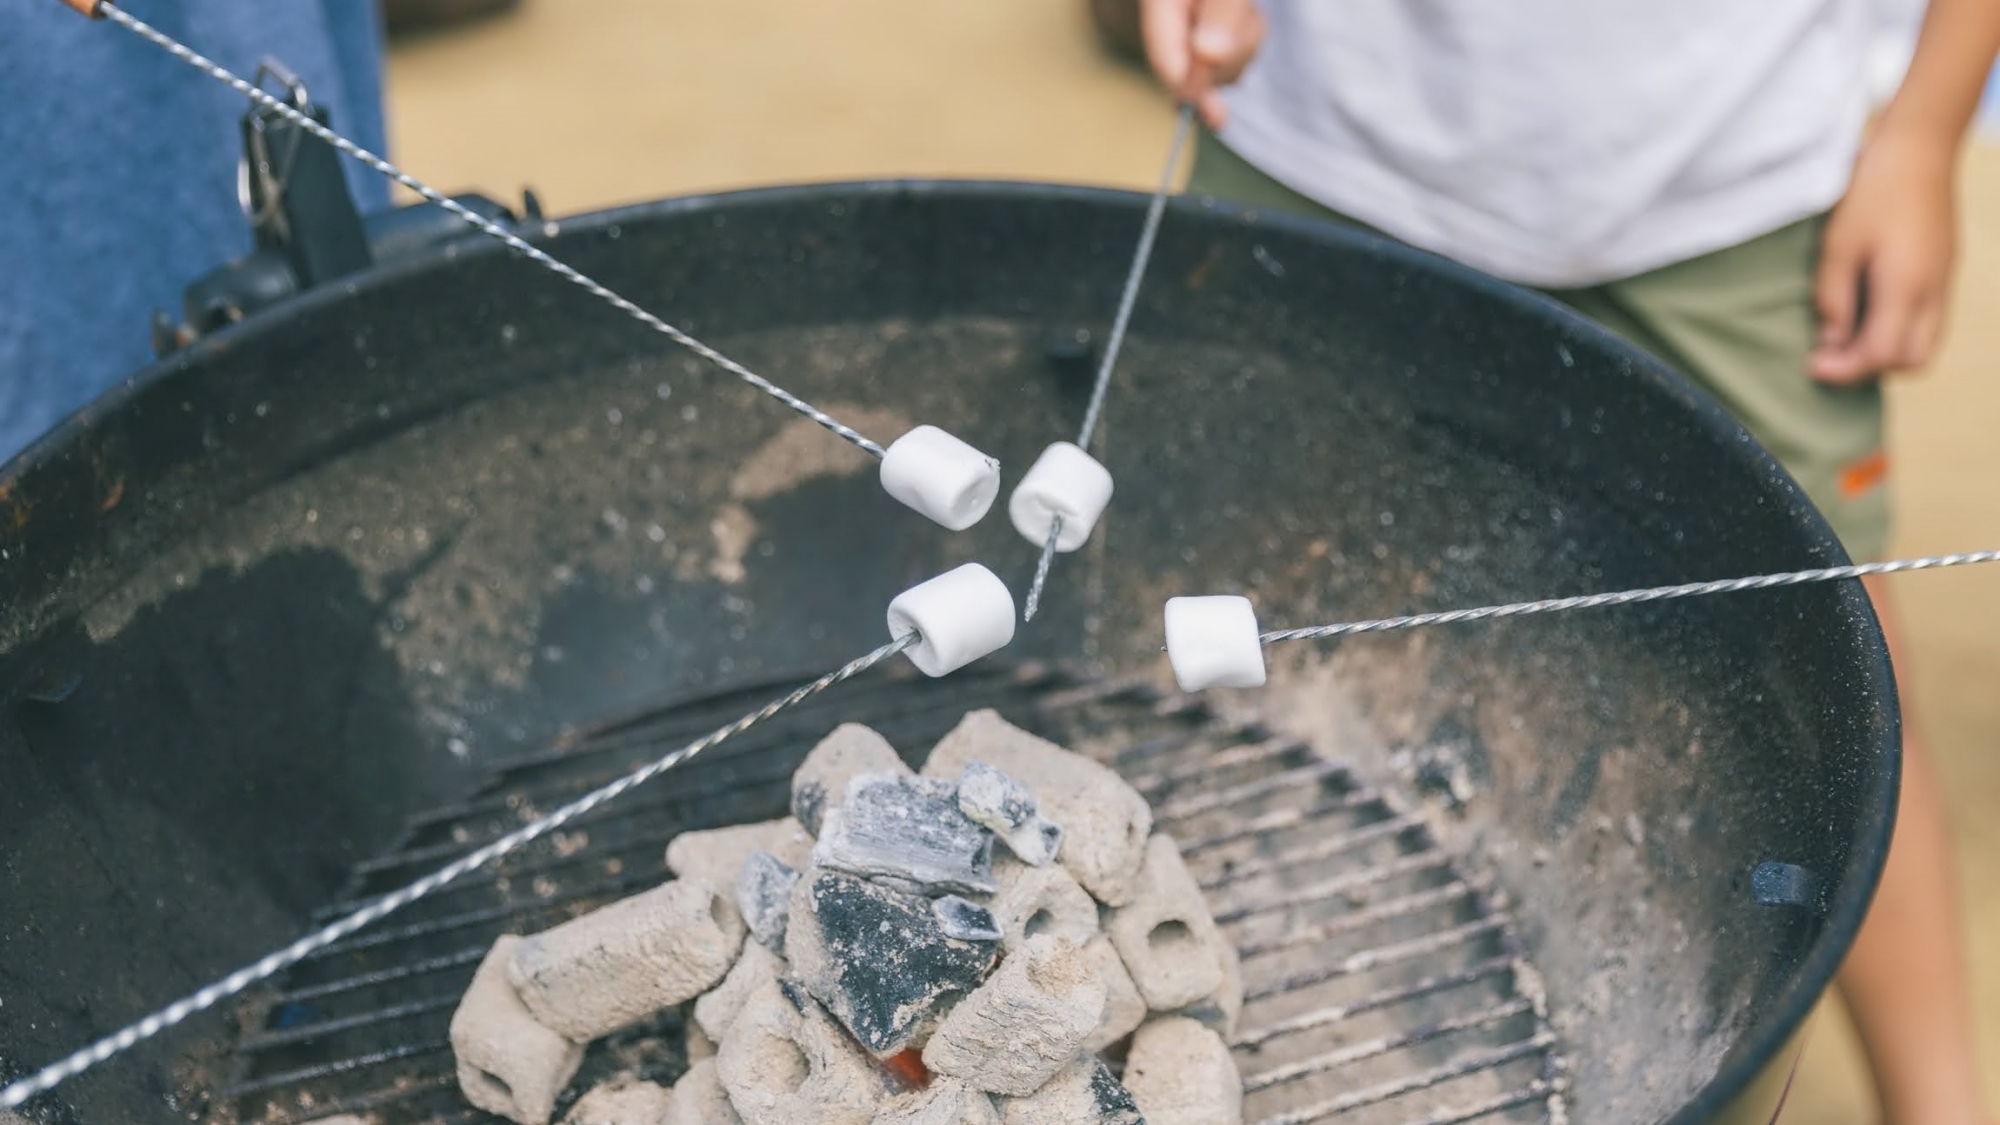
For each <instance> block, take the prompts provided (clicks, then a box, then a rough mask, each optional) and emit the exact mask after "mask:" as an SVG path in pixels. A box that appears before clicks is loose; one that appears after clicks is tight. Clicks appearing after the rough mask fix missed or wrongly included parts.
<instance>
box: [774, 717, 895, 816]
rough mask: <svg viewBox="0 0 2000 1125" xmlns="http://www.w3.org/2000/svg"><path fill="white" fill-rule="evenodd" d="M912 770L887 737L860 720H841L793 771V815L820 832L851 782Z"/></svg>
mask: <svg viewBox="0 0 2000 1125" xmlns="http://www.w3.org/2000/svg"><path fill="white" fill-rule="evenodd" d="M909 772H910V767H909V766H908V765H906V764H904V762H903V759H902V758H900V757H898V756H897V755H896V748H895V747H893V746H891V745H889V740H888V739H886V738H883V737H882V736H881V735H879V734H876V733H875V732H874V731H873V730H872V729H870V728H868V727H865V726H862V725H861V724H860V723H842V724H841V725H839V726H837V727H835V728H834V730H833V733H832V734H829V735H827V736H826V737H825V738H822V739H820V740H819V744H818V745H817V746H814V747H813V748H812V753H810V754H807V755H806V760H805V761H803V762H801V763H799V768H798V769H797V770H795V771H794V772H793V773H792V815H793V816H795V817H797V818H798V821H799V823H800V824H802V825H804V826H805V829H806V831H808V832H810V833H812V834H813V835H815V836H817V835H819V834H820V829H821V828H822V827H823V826H824V823H825V819H826V813H827V810H828V809H832V808H836V807H838V806H839V805H840V804H841V803H842V802H843V801H845V800H846V799H847V783H848V782H850V781H852V780H854V779H855V778H857V777H859V776H861V775H862V774H865V773H888V774H907V773H909Z"/></svg>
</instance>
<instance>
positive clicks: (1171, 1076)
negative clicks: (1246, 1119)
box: [1125, 1019, 1243, 1125]
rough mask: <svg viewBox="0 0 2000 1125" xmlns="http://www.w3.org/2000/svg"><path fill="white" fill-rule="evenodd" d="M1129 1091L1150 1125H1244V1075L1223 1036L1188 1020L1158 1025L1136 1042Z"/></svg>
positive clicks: (1144, 1029)
mask: <svg viewBox="0 0 2000 1125" xmlns="http://www.w3.org/2000/svg"><path fill="white" fill-rule="evenodd" d="M1125 1088H1126V1089H1127V1090H1129V1091H1131V1094H1132V1101H1133V1103H1134V1104H1136V1105H1137V1106H1138V1107H1139V1110H1140V1112H1142V1113H1144V1114H1145V1115H1146V1121H1147V1125H1242V1122H1243V1076H1242V1075H1241V1074H1239V1073H1238V1072H1237V1070H1236V1060H1235V1059H1233V1058H1231V1057H1230V1056H1229V1047H1228V1045H1227V1044H1225V1043H1224V1042H1223V1041H1222V1036H1220V1035H1217V1034H1216V1033H1215V1032H1213V1031H1211V1030H1209V1029H1208V1028H1206V1027H1203V1026H1202V1025H1201V1024H1198V1023H1196V1022H1194V1021H1193V1020H1188V1019H1164V1020H1154V1021H1153V1022H1152V1023H1149V1024H1147V1025H1146V1026H1144V1027H1142V1028H1140V1029H1139V1033H1138V1034H1137V1035H1134V1036H1133V1037H1132V1050H1131V1053H1130V1054H1129V1055H1127V1056H1126V1059H1125Z"/></svg>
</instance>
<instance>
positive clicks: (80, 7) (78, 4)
mask: <svg viewBox="0 0 2000 1125" xmlns="http://www.w3.org/2000/svg"><path fill="white" fill-rule="evenodd" d="M62 2H63V3H65V4H68V5H69V6H70V7H72V8H75V9H76V10H77V11H79V12H82V13H83V14H84V15H86V16H89V17H90V18H91V19H94V20H101V19H103V18H104V13H103V12H101V11H99V10H98V9H100V8H102V7H103V6H104V0H62Z"/></svg>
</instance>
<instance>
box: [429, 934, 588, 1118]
mask: <svg viewBox="0 0 2000 1125" xmlns="http://www.w3.org/2000/svg"><path fill="white" fill-rule="evenodd" d="M520 945H521V939H520V938H518V937H516V936H514V935H512V934H507V935H503V936H501V937H499V938H497V939H495V940H494V942H493V948H492V949H490V950H488V951H487V953H486V958H485V960H483V961H481V962H480V963H479V970H478V971H477V972H475V973H474V974H473V976H472V984H471V986H470V987H468V988H467V989H466V990H465V996H464V998H463V999H461V1000H460V1001H459V1002H458V1010H457V1011H455V1012H453V1013H452V1016H451V1032H450V1034H451V1049H452V1054H453V1056H454V1057H455V1058H456V1060H457V1063H458V1085H459V1089H460V1090H461V1091H463V1092H464V1094H465V1100H466V1101H468V1102H471V1103H472V1104H473V1105H474V1106H476V1107H478V1108H479V1109H483V1110H485V1111H486V1112H488V1113H497V1114H499V1115H500V1116H502V1117H506V1118H511V1119H512V1120H514V1121H518V1122H520V1123H521V1125H544V1123H545V1122H547V1121H548V1119H549V1117H550V1115H551V1114H553V1113H554V1112H555V1108H556V1095H558V1094H560V1093H562V1089H563V1087H564V1086H567V1085H569V1080H570V1079H572V1078H574V1077H576V1072H577V1068H578V1067H580V1066H582V1065H583V1047H582V1045H581V1044H578V1043H575V1042H572V1041H570V1040H569V1039H566V1038H564V1037H563V1036H561V1035H559V1034H557V1033H556V1032H554V1031H552V1030H550V1029H549V1028H547V1027H544V1026H543V1025H542V1024H541V1023H540V1022H538V1021H537V1020H536V1019H535V1017H534V1015H533V1013H531V1012H529V1011H528V1008H527V1005H525V1004H523V1003H522V1002H521V997H520V995H519V994H518V993H516V992H515V991H514V986H513V985H512V984H511V983H509V982H508V979H507V976H508V966H509V965H511V964H512V963H513V960H514V954H515V951H516V950H517V949H519V947H520Z"/></svg>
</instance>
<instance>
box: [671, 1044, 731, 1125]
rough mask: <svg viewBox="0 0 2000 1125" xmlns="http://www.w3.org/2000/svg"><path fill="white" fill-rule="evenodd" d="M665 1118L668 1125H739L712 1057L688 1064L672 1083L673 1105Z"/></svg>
mask: <svg viewBox="0 0 2000 1125" xmlns="http://www.w3.org/2000/svg"><path fill="white" fill-rule="evenodd" d="M667 1121H669V1122H671V1123H672V1125H743V1119H742V1118H741V1117H738V1116H737V1115H736V1106H735V1105H733V1104H731V1102H730V1100H729V1092H728V1091H727V1090H724V1089H723V1088H722V1075H721V1073H720V1072H719V1071H718V1070H717V1069H716V1062H715V1060H714V1059H712V1058H708V1059H701V1060H699V1061H698V1062H695V1063H693V1064H691V1065H690V1066H689V1067H688V1071H687V1073H686V1074H683V1075H681V1080H680V1081H679V1082H676V1083H674V1108H673V1110H672V1112H671V1113H669V1114H668V1116H667Z"/></svg>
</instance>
